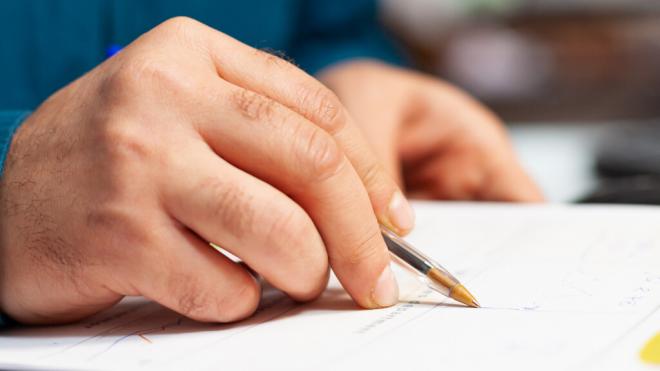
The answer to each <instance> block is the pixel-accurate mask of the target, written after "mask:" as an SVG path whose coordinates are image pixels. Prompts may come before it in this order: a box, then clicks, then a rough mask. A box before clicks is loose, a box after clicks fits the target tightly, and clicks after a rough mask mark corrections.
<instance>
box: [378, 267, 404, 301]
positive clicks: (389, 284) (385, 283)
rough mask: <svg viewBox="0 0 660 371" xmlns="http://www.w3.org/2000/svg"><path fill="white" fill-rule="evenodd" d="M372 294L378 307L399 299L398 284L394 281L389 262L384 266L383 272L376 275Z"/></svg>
mask: <svg viewBox="0 0 660 371" xmlns="http://www.w3.org/2000/svg"><path fill="white" fill-rule="evenodd" d="M372 296H373V300H374V302H376V304H377V305H378V306H380V307H389V306H392V305H394V304H396V303H397V302H398V301H399V285H397V283H396V279H395V278H394V273H393V272H392V268H390V265H389V264H388V265H387V266H385V269H383V273H381V274H380V277H378V282H376V288H375V289H374V291H373V293H372Z"/></svg>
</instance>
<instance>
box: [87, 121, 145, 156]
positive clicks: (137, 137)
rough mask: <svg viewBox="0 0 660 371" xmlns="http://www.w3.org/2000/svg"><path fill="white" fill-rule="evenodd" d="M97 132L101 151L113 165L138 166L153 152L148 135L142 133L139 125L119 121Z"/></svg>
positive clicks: (108, 124) (110, 123)
mask: <svg viewBox="0 0 660 371" xmlns="http://www.w3.org/2000/svg"><path fill="white" fill-rule="evenodd" d="M104 126H105V127H104V128H102V130H98V131H97V135H98V136H99V137H100V138H98V142H99V143H100V148H101V150H102V151H103V152H104V153H105V155H107V156H108V157H109V159H110V161H111V163H113V164H118V163H125V162H130V163H131V164H139V163H142V162H143V161H145V160H146V159H147V158H148V157H149V156H150V155H151V154H152V152H153V148H152V145H151V143H150V141H149V139H148V137H149V136H148V135H144V133H142V129H141V128H140V125H139V124H136V123H133V122H129V121H121V122H109V123H107V124H106V125H104Z"/></svg>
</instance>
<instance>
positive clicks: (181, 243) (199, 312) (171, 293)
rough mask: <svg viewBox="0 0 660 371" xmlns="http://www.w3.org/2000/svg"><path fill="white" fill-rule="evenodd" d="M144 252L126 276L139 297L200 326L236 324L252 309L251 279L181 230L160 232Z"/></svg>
mask: <svg viewBox="0 0 660 371" xmlns="http://www.w3.org/2000/svg"><path fill="white" fill-rule="evenodd" d="M173 224H174V223H173ZM147 251H149V252H148V255H147V256H143V257H141V260H140V261H139V266H136V269H134V270H133V276H132V277H131V278H132V281H133V286H135V287H136V288H137V291H138V292H139V293H140V294H141V295H143V296H145V297H147V298H149V299H152V300H154V301H157V302H159V303H161V304H162V305H164V306H166V307H168V308H170V309H172V310H174V311H176V312H179V313H181V314H183V315H185V316H186V317H189V318H192V319H194V320H198V321H204V322H232V321H237V320H240V319H243V318H246V317H248V316H250V315H251V314H252V313H254V311H255V310H256V308H257V306H258V304H259V298H260V295H261V288H260V286H259V284H258V283H257V281H256V280H255V279H254V277H252V276H251V275H250V273H248V272H247V271H246V270H245V269H243V268H242V267H241V266H240V265H238V264H237V263H234V262H232V261H231V260H229V259H228V258H227V257H225V256H224V255H222V254H221V253H219V252H217V251H216V250H214V249H213V248H212V247H211V246H210V245H209V244H208V243H206V242H204V241H202V240H200V239H199V238H198V237H197V236H195V235H193V234H192V233H190V232H189V231H187V230H186V229H185V227H183V226H181V225H172V226H168V228H163V229H162V235H161V238H160V239H159V241H158V242H157V245H155V246H151V248H150V249H148V250H147Z"/></svg>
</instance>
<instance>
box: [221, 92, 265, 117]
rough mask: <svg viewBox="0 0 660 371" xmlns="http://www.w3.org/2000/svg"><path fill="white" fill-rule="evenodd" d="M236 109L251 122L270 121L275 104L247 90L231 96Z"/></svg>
mask: <svg viewBox="0 0 660 371" xmlns="http://www.w3.org/2000/svg"><path fill="white" fill-rule="evenodd" d="M230 99H231V102H232V103H233V106H234V107H235V109H236V110H237V111H238V112H239V113H240V114H241V115H242V116H243V117H245V118H247V119H248V120H251V121H264V120H270V119H271V118H272V116H273V111H274V109H275V102H274V101H272V100H271V99H269V98H267V97H264V96H262V95H260V94H257V93H254V92H251V91H249V90H247V89H239V90H238V91H235V92H233V93H232V94H231V96H230Z"/></svg>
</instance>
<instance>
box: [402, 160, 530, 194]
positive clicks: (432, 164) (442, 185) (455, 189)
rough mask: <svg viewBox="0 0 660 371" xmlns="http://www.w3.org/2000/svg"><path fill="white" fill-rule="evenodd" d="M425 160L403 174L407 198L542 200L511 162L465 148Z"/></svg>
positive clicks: (514, 162)
mask: <svg viewBox="0 0 660 371" xmlns="http://www.w3.org/2000/svg"><path fill="white" fill-rule="evenodd" d="M429 156H430V158H429V159H427V160H426V161H423V162H422V163H421V164H417V165H416V166H414V167H412V168H409V169H406V171H405V173H406V179H407V181H408V187H409V189H410V192H411V195H412V194H414V195H415V197H426V198H428V196H432V197H433V198H438V199H449V200H483V201H505V202H540V201H542V200H543V197H542V195H541V193H540V192H539V191H538V188H537V187H536V185H535V184H534V182H533V181H532V180H531V179H530V178H529V177H528V176H527V174H526V173H525V172H524V171H522V168H521V167H520V166H519V165H517V162H516V159H515V158H510V159H508V160H506V159H493V158H491V157H487V156H482V155H481V154H480V153H479V151H475V150H470V149H469V148H468V149H465V150H463V151H461V150H457V149H454V150H452V151H447V153H442V152H441V153H439V154H436V155H429Z"/></svg>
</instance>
